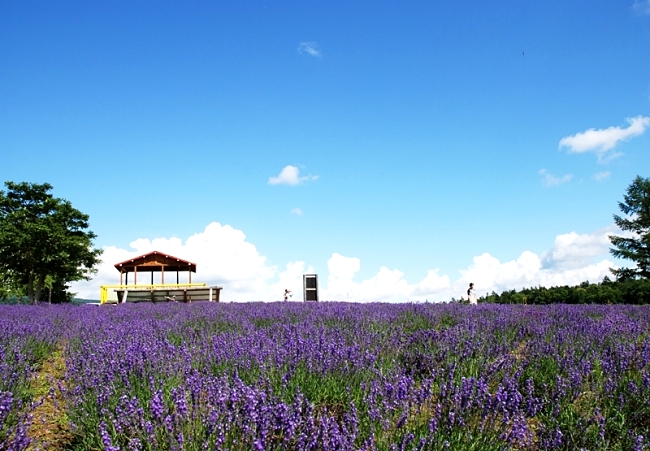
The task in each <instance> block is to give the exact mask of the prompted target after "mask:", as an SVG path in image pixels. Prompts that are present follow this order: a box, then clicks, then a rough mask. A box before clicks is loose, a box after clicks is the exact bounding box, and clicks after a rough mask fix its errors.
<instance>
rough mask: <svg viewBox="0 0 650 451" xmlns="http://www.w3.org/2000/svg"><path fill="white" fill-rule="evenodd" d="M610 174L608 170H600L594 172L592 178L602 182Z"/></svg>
mask: <svg viewBox="0 0 650 451" xmlns="http://www.w3.org/2000/svg"><path fill="white" fill-rule="evenodd" d="M610 175H612V173H611V172H609V171H602V172H596V173H595V174H594V175H593V176H592V178H593V179H594V180H595V181H597V182H602V181H604V180H607V179H608V178H609V176H610Z"/></svg>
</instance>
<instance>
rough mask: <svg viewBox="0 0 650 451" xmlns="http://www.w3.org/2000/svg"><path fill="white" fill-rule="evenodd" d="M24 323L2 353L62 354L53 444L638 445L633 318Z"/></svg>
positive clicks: (645, 389)
mask: <svg viewBox="0 0 650 451" xmlns="http://www.w3.org/2000/svg"><path fill="white" fill-rule="evenodd" d="M26 316H28V317H30V318H31V319H27V318H18V317H15V318H10V317H4V318H3V320H5V321H7V322H8V323H11V324H13V326H12V327H13V329H11V328H8V330H11V331H12V332H9V333H7V334H6V335H3V337H4V336H6V337H7V338H6V339H5V338H1V340H3V341H2V343H5V342H6V343H9V342H12V340H14V341H13V342H15V341H16V340H17V338H15V337H20V336H23V335H25V334H26V333H24V332H21V331H20V330H19V329H20V328H19V327H18V326H16V324H18V323H20V322H24V323H25V324H29V323H30V321H31V322H33V323H35V324H40V326H39V327H40V328H41V329H42V330H43V332H42V333H41V335H40V337H42V338H39V339H38V340H37V341H38V342H39V343H54V345H61V344H62V343H63V344H64V346H65V356H66V367H67V369H66V376H65V381H66V388H65V402H66V409H67V417H68V418H69V419H70V421H71V423H72V425H71V426H72V430H73V431H74V440H73V442H72V443H70V448H71V449H79V450H95V449H105V450H112V449H129V450H181V449H182V450H199V449H201V450H203V449H228V450H249V449H259V450H330V449H331V450H334V449H336V450H398V449H399V450H425V449H426V450H434V449H435V450H437V449H449V450H467V449H480V450H502V449H520V450H526V449H528V450H545V449H558V450H574V449H589V450H617V449H618V450H627V449H649V447H650V444H649V443H650V442H649V441H648V437H650V373H649V371H650V368H649V367H648V364H649V363H650V344H649V343H648V340H647V337H648V332H649V330H650V310H649V309H648V308H646V307H642V306H607V305H600V306H569V305H552V306H523V305H509V306H506V305H481V306H478V307H470V306H464V305H434V304H398V305H396V304H350V303H318V304H316V303H314V304H311V303H309V304H288V303H275V304H265V303H251V304H208V303H197V304H190V305H185V304H174V303H170V304H160V305H153V304H138V305H120V306H118V307H109V308H92V307H78V308H74V307H53V308H43V309H41V310H39V309H37V308H35V310H33V311H30V313H29V315H26ZM52 318H54V319H52ZM56 321H59V322H60V325H59V326H58V328H57V326H56V324H55V322H56ZM61 324H65V328H64V329H62V328H61ZM48 328H51V330H50V329H48ZM41 329H38V327H37V328H36V329H34V330H36V331H38V330H41ZM62 330H64V332H62ZM55 331H58V332H55ZM35 336H39V335H38V333H37V332H35ZM11 337H14V338H11ZM21 343H27V342H25V341H23V342H21ZM21 346H22V347H21V349H24V350H26V351H25V353H26V354H25V355H28V354H29V355H31V356H35V355H37V354H38V351H37V348H30V347H29V345H27V344H23V345H21ZM3 349H4V348H3ZM21 355H22V354H21ZM31 358H32V361H35V360H34V357H31ZM3 362H4V359H3ZM7 365H8V366H9V367H18V366H20V364H19V363H18V362H17V361H16V362H14V361H11V362H9V361H8V362H7ZM30 365H32V366H33V363H30V364H29V365H27V364H26V365H24V366H26V367H30ZM53 383H56V381H53ZM18 385H20V384H18ZM6 392H11V393H12V396H14V395H13V393H19V392H20V391H19V390H14V391H11V390H7V391H6ZM3 399H5V398H0V402H4V401H3ZM25 399H28V397H27V398H25ZM3 405H4V404H3ZM14 410H15V408H14ZM3 412H4V411H3ZM13 424H14V426H13V427H14V428H15V427H17V426H18V425H20V424H22V423H20V421H18V422H17V421H14V423H13ZM9 435H11V434H9ZM9 435H7V436H9ZM14 435H15V434H14Z"/></svg>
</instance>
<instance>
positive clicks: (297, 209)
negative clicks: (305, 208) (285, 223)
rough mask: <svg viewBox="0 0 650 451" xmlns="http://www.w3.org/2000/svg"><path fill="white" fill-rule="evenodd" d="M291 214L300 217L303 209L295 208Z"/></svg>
mask: <svg viewBox="0 0 650 451" xmlns="http://www.w3.org/2000/svg"><path fill="white" fill-rule="evenodd" d="M291 214H294V215H298V216H302V209H300V208H293V209H292V210H291Z"/></svg>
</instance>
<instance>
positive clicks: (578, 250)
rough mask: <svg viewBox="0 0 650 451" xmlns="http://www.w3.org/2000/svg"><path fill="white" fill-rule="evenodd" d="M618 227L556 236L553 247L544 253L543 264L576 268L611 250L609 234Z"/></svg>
mask: <svg viewBox="0 0 650 451" xmlns="http://www.w3.org/2000/svg"><path fill="white" fill-rule="evenodd" d="M617 230H618V229H617V228H616V227H615V226H610V227H607V228H605V229H601V230H597V231H595V232H593V233H589V234H581V235H580V234H577V233H576V232H571V233H564V234H562V235H558V236H556V237H555V242H554V243H553V247H552V248H551V249H550V250H549V251H548V252H546V253H545V254H544V255H542V261H543V266H544V267H545V268H555V269H574V268H578V267H581V266H584V262H585V261H592V259H594V258H596V257H598V256H599V255H605V254H607V253H608V252H609V247H610V241H609V237H608V236H609V235H611V234H612V233H616V231H617Z"/></svg>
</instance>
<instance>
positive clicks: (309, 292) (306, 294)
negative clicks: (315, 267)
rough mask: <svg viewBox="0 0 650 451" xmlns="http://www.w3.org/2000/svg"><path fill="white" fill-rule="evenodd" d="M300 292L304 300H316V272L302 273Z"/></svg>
mask: <svg viewBox="0 0 650 451" xmlns="http://www.w3.org/2000/svg"><path fill="white" fill-rule="evenodd" d="M302 293H303V299H304V300H305V302H308V301H313V302H318V274H303V275H302Z"/></svg>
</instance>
